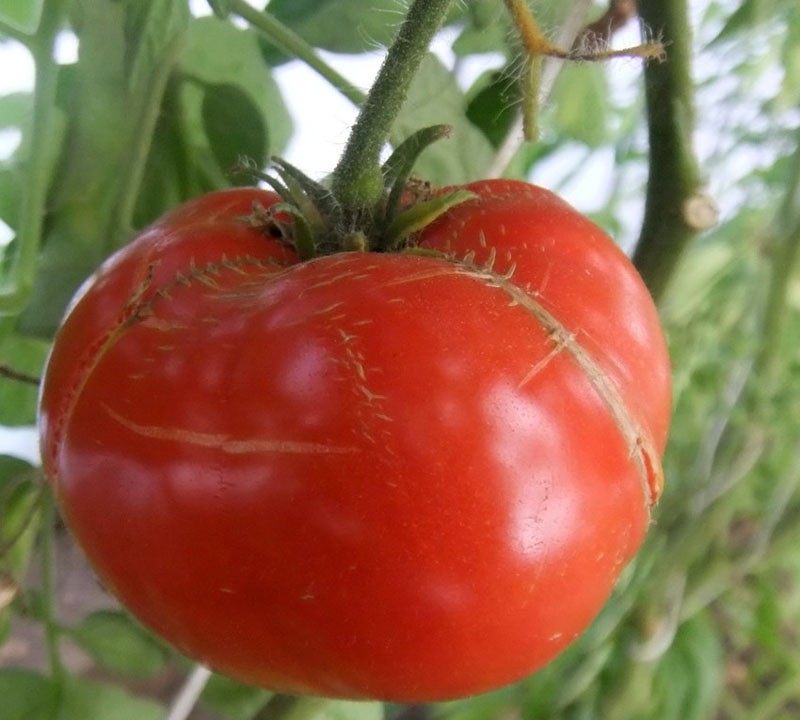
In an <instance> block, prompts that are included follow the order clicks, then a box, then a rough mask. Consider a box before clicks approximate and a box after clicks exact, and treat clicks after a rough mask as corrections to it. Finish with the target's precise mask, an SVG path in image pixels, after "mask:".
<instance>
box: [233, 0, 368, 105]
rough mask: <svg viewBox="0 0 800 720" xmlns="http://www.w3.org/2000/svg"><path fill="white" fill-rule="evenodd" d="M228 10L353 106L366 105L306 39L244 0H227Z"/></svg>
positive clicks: (358, 94)
mask: <svg viewBox="0 0 800 720" xmlns="http://www.w3.org/2000/svg"><path fill="white" fill-rule="evenodd" d="M226 8H227V10H228V11H230V12H232V13H233V14H234V15H238V16H239V17H240V18H242V19H243V20H246V21H247V22H248V23H250V25H252V26H253V27H254V28H256V29H257V30H259V31H260V32H261V33H263V34H264V36H265V37H266V38H267V39H268V40H269V41H270V42H271V43H272V44H273V45H275V46H276V47H277V48H279V49H280V50H282V51H284V52H285V53H287V54H288V55H291V56H292V57H293V58H296V59H298V60H301V61H302V62H304V63H305V64H306V65H308V66H309V67H310V68H311V69H312V70H315V71H316V72H317V73H318V74H319V75H320V76H321V77H323V78H324V79H325V80H327V81H328V82H329V83H330V84H331V85H332V86H333V87H334V88H336V89H337V90H338V91H339V92H340V93H342V95H344V96H345V97H346V98H347V99H348V100H350V102H352V103H353V105H356V106H361V104H362V103H363V102H364V100H365V98H366V95H365V94H364V93H363V92H362V91H361V90H359V89H358V88H357V87H356V86H355V85H353V84H352V83H350V81H349V80H347V78H345V77H343V76H342V75H340V74H339V73H338V72H336V70H334V69H333V68H332V67H331V66H330V65H328V63H326V62H325V61H324V60H323V59H322V58H321V57H320V56H319V55H318V54H317V52H316V51H315V50H314V48H313V47H311V45H309V44H308V43H307V42H306V41H305V40H303V38H301V37H300V36H299V35H298V34H297V33H295V32H293V31H292V30H290V29H289V28H287V27H286V26H285V25H284V24H283V23H281V22H279V21H278V20H276V19H275V18H274V17H272V16H271V15H270V14H269V13H267V12H261V11H259V10H256V9H255V8H254V7H253V6H252V5H248V4H247V2H245V0H227V5H226Z"/></svg>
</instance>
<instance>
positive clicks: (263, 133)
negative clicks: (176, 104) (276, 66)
mask: <svg viewBox="0 0 800 720" xmlns="http://www.w3.org/2000/svg"><path fill="white" fill-rule="evenodd" d="M202 113H203V128H204V129H205V131H206V135H207V137H208V141H209V144H210V145H211V151H212V152H213V154H214V157H215V158H216V160H217V164H218V165H219V167H220V168H221V169H223V170H227V169H230V168H232V167H233V166H234V165H235V164H236V162H237V161H238V160H239V159H240V158H241V157H242V156H243V155H244V156H247V157H248V158H250V159H252V160H253V161H255V163H256V165H257V166H258V167H264V166H265V165H266V163H267V160H268V158H269V143H268V139H267V128H266V125H265V124H264V120H263V118H262V116H261V114H260V112H259V108H258V106H257V105H256V104H255V103H254V102H253V100H252V99H251V97H250V95H248V94H247V93H245V92H244V91H243V90H242V89H240V88H239V87H237V86H236V85H230V84H228V83H218V84H215V85H209V86H207V87H206V88H205V93H204V94H203V109H202ZM237 179H238V180H239V181H240V182H241V183H243V184H248V185H250V184H252V180H251V179H250V178H248V177H245V176H239V177H238V178H234V181H236V180H237Z"/></svg>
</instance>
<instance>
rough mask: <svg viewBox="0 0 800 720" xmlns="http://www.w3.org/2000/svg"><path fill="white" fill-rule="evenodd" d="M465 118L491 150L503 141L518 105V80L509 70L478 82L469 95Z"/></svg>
mask: <svg viewBox="0 0 800 720" xmlns="http://www.w3.org/2000/svg"><path fill="white" fill-rule="evenodd" d="M468 97H469V104H468V105H467V117H468V118H469V119H470V121H471V122H472V123H473V124H474V125H475V126H476V127H478V128H479V129H480V130H481V132H483V134H484V135H485V136H486V138H487V139H488V140H489V142H491V143H492V145H493V146H494V147H499V146H500V144H501V143H502V142H503V141H504V140H505V138H506V135H507V134H508V132H509V130H510V129H511V126H512V125H513V124H514V119H515V118H516V108H517V106H518V104H519V102H520V99H521V98H520V91H519V80H518V78H517V77H516V76H515V75H514V74H512V73H511V72H510V71H508V70H504V71H502V72H497V71H492V72H489V73H486V74H485V75H483V76H482V77H480V78H478V80H477V81H476V82H475V84H474V85H473V86H472V88H471V89H470V91H469V94H468Z"/></svg>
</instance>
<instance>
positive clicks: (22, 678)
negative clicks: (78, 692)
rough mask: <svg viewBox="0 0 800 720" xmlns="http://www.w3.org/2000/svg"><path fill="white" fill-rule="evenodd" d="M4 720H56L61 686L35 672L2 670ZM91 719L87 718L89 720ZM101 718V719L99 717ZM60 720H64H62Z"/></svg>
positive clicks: (0, 692) (12, 669)
mask: <svg viewBox="0 0 800 720" xmlns="http://www.w3.org/2000/svg"><path fill="white" fill-rule="evenodd" d="M0 698H2V715H0V717H2V719H3V720H51V719H53V720H55V718H56V712H57V709H58V686H57V684H56V683H55V682H53V681H52V680H50V679H48V678H46V677H43V676H42V675H39V674H38V673H35V672H33V671H31V670H21V669H15V668H7V669H3V670H0ZM89 717H91V716H88V715H87V716H85V717H84V718H83V720H88V718H89ZM95 717H97V716H95ZM59 720H60V719H59Z"/></svg>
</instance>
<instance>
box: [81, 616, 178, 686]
mask: <svg viewBox="0 0 800 720" xmlns="http://www.w3.org/2000/svg"><path fill="white" fill-rule="evenodd" d="M69 635H70V637H71V638H72V639H73V640H74V641H75V642H76V643H77V644H78V645H80V646H81V647H82V648H83V649H84V650H86V652H88V653H89V654H90V655H91V656H92V658H94V660H95V661H96V662H97V663H98V664H100V665H102V666H103V667H105V668H107V669H108V670H111V671H113V672H115V673H118V674H120V675H124V676H126V677H132V678H147V677H153V676H154V675H157V674H158V673H159V672H161V671H162V670H163V669H164V666H165V664H166V661H167V653H166V651H165V649H164V647H163V646H162V645H161V644H160V643H159V642H158V641H157V640H156V639H155V638H154V637H153V636H152V635H150V634H149V633H148V632H147V631H146V630H145V629H144V628H142V627H141V626H140V625H138V624H137V623H135V622H134V621H133V620H132V619H131V617H130V616H129V615H128V614H127V613H124V612H120V611H115V610H98V611H96V612H93V613H91V614H90V615H87V616H86V617H84V618H83V619H82V620H81V621H80V623H79V624H78V625H76V626H74V627H72V628H70V629H69Z"/></svg>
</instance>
